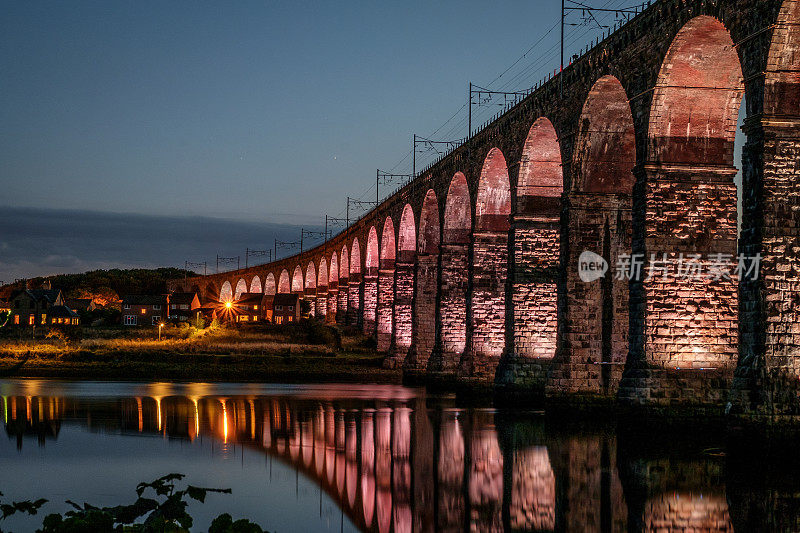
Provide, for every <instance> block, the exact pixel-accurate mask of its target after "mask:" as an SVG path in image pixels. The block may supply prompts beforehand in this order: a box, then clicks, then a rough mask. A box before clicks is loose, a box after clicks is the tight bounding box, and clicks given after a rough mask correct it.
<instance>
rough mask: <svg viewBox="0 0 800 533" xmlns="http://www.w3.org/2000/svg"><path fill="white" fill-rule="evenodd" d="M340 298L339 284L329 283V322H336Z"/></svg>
mask: <svg viewBox="0 0 800 533" xmlns="http://www.w3.org/2000/svg"><path fill="white" fill-rule="evenodd" d="M338 299H339V284H338V283H336V282H334V283H328V315H327V320H326V322H327V323H329V324H335V323H336V312H337V309H336V303H337V301H338Z"/></svg>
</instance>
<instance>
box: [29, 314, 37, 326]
mask: <svg viewBox="0 0 800 533" xmlns="http://www.w3.org/2000/svg"><path fill="white" fill-rule="evenodd" d="M35 320H36V317H35V316H33V315H31V316H29V317H28V325H29V326H32V325H33V324H34V322H35Z"/></svg>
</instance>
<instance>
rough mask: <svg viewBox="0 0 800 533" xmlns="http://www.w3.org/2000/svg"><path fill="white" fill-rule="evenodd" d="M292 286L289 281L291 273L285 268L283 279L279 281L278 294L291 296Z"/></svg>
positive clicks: (282, 274)
mask: <svg viewBox="0 0 800 533" xmlns="http://www.w3.org/2000/svg"><path fill="white" fill-rule="evenodd" d="M291 289H292V286H291V281H290V280H289V271H288V270H286V269H285V268H284V269H283V270H281V277H280V278H279V279H278V294H289V293H290V292H291Z"/></svg>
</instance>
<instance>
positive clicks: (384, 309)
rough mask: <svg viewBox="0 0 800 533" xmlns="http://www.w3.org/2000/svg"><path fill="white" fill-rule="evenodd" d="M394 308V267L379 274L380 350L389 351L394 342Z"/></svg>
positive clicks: (378, 320)
mask: <svg viewBox="0 0 800 533" xmlns="http://www.w3.org/2000/svg"><path fill="white" fill-rule="evenodd" d="M393 308H394V269H392V270H384V269H381V271H380V272H379V274H378V307H377V322H378V324H377V326H378V351H379V352H384V353H385V352H388V351H389V347H390V346H391V343H392V327H393V319H392V310H393Z"/></svg>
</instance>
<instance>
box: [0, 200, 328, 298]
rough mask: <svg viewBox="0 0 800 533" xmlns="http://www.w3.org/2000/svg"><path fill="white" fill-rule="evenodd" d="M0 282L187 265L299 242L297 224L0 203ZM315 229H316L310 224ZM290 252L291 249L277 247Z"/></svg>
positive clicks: (211, 267) (211, 261)
mask: <svg viewBox="0 0 800 533" xmlns="http://www.w3.org/2000/svg"><path fill="white" fill-rule="evenodd" d="M0 217H1V218H2V221H3V224H2V229H0V280H2V281H4V282H6V283H8V282H10V281H13V280H14V279H15V278H23V277H33V276H42V275H50V274H62V273H75V272H84V271H87V270H94V269H97V268H132V267H135V268H151V267H159V266H177V267H183V265H184V261H186V260H189V261H194V262H202V261H207V262H208V266H209V272H212V271H213V270H214V268H215V264H214V263H215V257H216V255H217V254H220V255H223V256H236V255H241V256H242V266H244V253H245V248H247V247H249V248H251V249H252V248H257V249H258V248H261V249H268V248H271V247H272V245H273V240H274V239H275V238H277V239H278V240H283V241H296V240H298V238H299V235H300V227H299V226H292V225H280V224H270V223H263V224H258V223H252V222H239V221H233V220H225V219H217V218H211V217H178V216H175V217H171V216H164V217H155V216H145V215H132V214H114V213H101V212H92V211H69V210H57V209H30V208H14V207H0ZM313 229H318V228H313ZM280 253H286V252H280Z"/></svg>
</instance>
